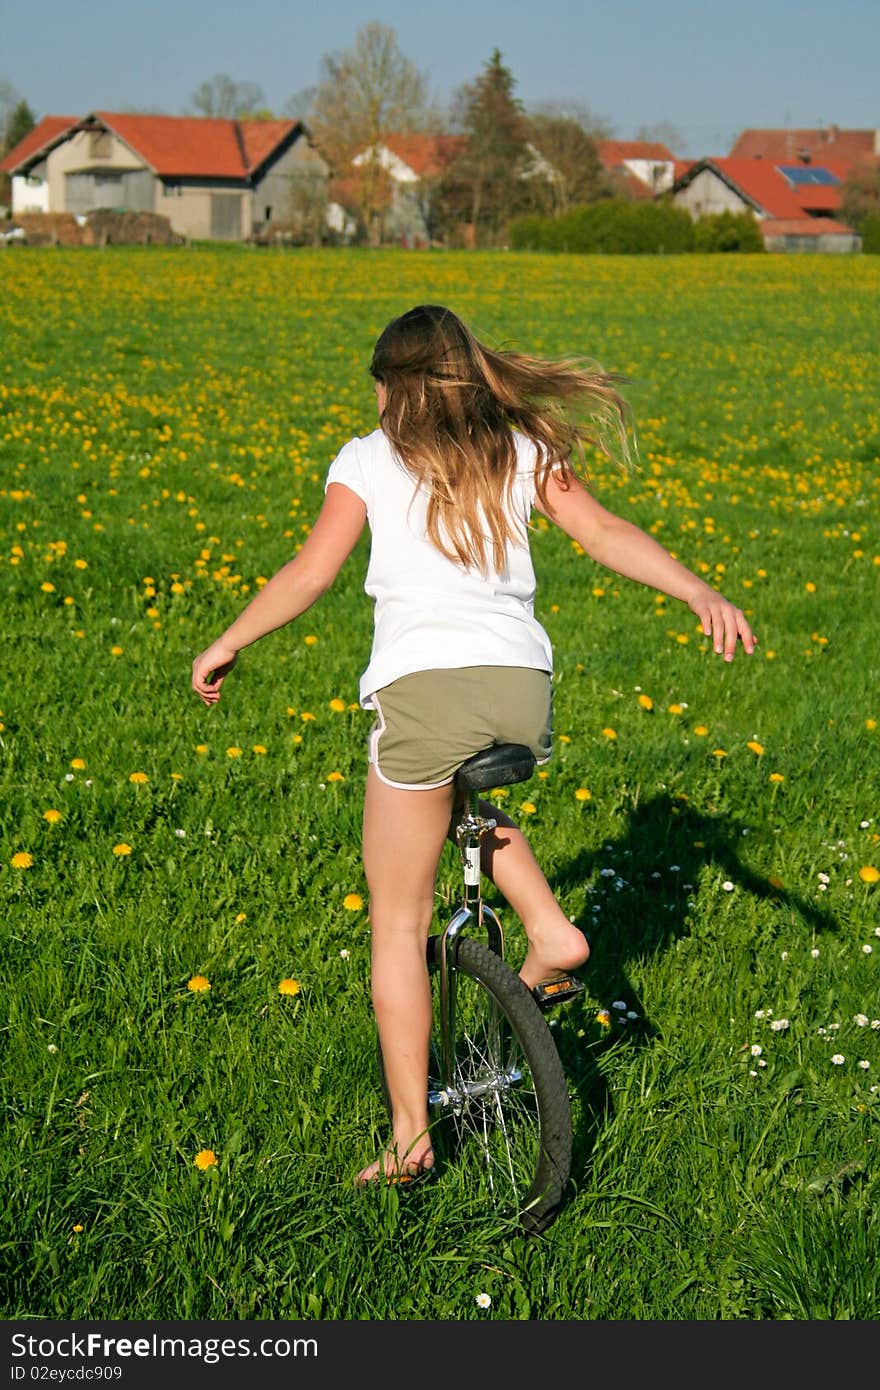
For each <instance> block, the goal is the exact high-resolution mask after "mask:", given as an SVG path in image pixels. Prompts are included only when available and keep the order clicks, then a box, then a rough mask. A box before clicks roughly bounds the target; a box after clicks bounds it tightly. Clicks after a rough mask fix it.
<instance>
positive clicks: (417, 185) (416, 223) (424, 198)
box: [334, 132, 462, 246]
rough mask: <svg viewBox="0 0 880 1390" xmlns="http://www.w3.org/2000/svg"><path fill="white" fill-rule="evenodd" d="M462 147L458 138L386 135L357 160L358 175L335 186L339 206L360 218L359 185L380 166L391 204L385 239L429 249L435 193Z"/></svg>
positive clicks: (385, 216)
mask: <svg viewBox="0 0 880 1390" xmlns="http://www.w3.org/2000/svg"><path fill="white" fill-rule="evenodd" d="M461 144H462V141H461V139H460V138H459V137H457V136H454V135H428V134H422V133H419V132H415V133H413V134H409V135H402V134H391V135H387V136H386V137H385V139H384V140H383V141H382V142H381V143H380V144H378V145H376V146H374V147H373V148H372V149H368V150H362V151H361V152H360V153H359V154H356V155H355V157H354V159H353V160H352V164H353V165H354V168H355V170H356V171H357V172H356V173H355V175H354V176H352V177H350V178H348V179H341V180H339V181H337V183H336V184H335V185H334V192H335V194H336V197H337V200H338V201H339V202H340V203H343V204H344V205H345V206H347V207H348V209H349V210H350V211H351V212H353V213H355V214H357V213H358V212H359V210H360V209H359V201H360V192H361V190H360V181H361V179H362V178H363V177H364V175H365V172H366V170H367V169H368V167H369V166H370V165H371V164H373V165H374V166H378V168H379V169H380V170H381V173H382V176H383V178H384V179H385V181H386V191H387V202H388V205H387V208H386V210H385V212H384V213H383V216H382V229H381V230H382V239H383V240H386V241H401V242H403V243H404V244H405V245H409V246H425V245H427V244H428V243H429V242H430V241H431V237H432V230H433V225H432V224H433V219H432V210H431V194H432V191H433V187H434V185H435V184H436V181H437V180H438V179H439V178H440V176H441V174H442V173H443V171H444V169H445V168H446V166H447V165H448V164H449V163H450V161H451V160H452V159H453V158H454V157H455V155H456V153H457V152H458V150H459V149H460V147H461Z"/></svg>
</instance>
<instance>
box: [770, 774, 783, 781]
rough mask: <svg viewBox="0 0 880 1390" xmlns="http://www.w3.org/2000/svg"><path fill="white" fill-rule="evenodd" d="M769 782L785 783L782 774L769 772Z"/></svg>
mask: <svg viewBox="0 0 880 1390" xmlns="http://www.w3.org/2000/svg"><path fill="white" fill-rule="evenodd" d="M770 781H771V782H784V781H785V777H784V776H783V774H782V773H781V772H771V773H770Z"/></svg>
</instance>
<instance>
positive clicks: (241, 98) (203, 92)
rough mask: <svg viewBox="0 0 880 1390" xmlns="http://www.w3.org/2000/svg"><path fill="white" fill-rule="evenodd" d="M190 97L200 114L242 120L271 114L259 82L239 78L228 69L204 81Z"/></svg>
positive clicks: (261, 117)
mask: <svg viewBox="0 0 880 1390" xmlns="http://www.w3.org/2000/svg"><path fill="white" fill-rule="evenodd" d="M190 100H191V102H192V105H193V108H194V109H195V112H196V114H197V115H199V116H215V117H221V118H225V119H226V120H238V121H242V120H248V119H250V120H254V119H266V118H267V117H271V112H270V111H269V110H268V108H267V107H266V98H265V96H264V95H263V89H262V87H260V86H258V85H257V83H256V82H235V81H234V80H233V79H232V78H231V77H230V76H229V74H228V73H225V72H221V73H218V74H217V76H216V77H212V78H211V79H210V81H208V82H202V83H201V85H200V86H198V87H197V88H196V90H195V91H194V92H193V94H192V97H191V98H190Z"/></svg>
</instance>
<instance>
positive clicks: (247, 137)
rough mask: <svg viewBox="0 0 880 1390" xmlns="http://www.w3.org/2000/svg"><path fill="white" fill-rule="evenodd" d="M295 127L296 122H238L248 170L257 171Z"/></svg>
mask: <svg viewBox="0 0 880 1390" xmlns="http://www.w3.org/2000/svg"><path fill="white" fill-rule="evenodd" d="M297 125H299V122H298V121H239V122H238V128H239V130H240V131H241V138H242V142H243V144H244V153H245V160H246V163H247V167H248V170H253V169H259V167H260V165H261V164H263V163H264V161H265V160H267V159H268V158H269V156H270V155H271V154H272V153H273V151H274V150H276V149H277V148H278V146H279V145H280V144H281V142H282V141H283V140H286V139H287V136H288V135H289V134H290V132H291V131H292V130H293V129H294V127H295V126H297Z"/></svg>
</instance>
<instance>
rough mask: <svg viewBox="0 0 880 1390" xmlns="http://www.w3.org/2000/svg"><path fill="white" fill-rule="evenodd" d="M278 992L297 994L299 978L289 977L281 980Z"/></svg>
mask: <svg viewBox="0 0 880 1390" xmlns="http://www.w3.org/2000/svg"><path fill="white" fill-rule="evenodd" d="M278 993H279V994H299V980H292V979H290V978H287V979H284V980H281V982H280V983H279V985H278Z"/></svg>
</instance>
